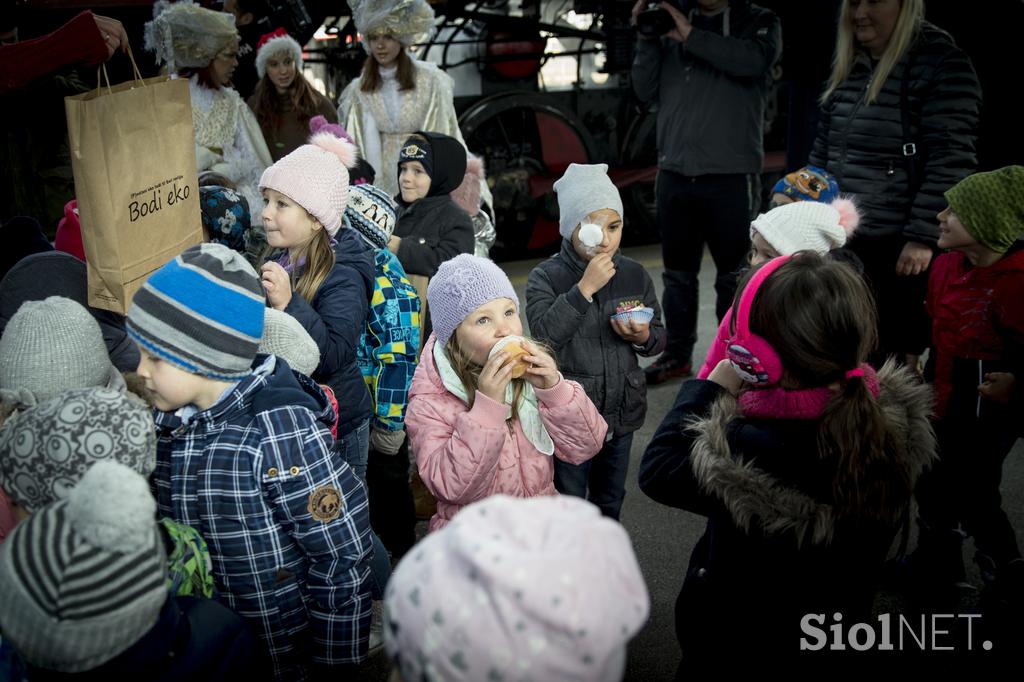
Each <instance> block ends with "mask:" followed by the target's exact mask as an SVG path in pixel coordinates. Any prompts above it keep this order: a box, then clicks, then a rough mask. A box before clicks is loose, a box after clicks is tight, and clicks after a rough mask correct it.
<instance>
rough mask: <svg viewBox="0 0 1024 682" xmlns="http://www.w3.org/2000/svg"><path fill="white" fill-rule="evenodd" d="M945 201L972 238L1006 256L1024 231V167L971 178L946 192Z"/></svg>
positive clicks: (995, 171)
mask: <svg viewBox="0 0 1024 682" xmlns="http://www.w3.org/2000/svg"><path fill="white" fill-rule="evenodd" d="M946 201H948V202H949V205H950V207H951V208H952V209H953V212H954V213H956V215H957V217H958V218H960V222H961V223H963V225H964V227H965V228H967V231H968V232H969V233H970V234H971V236H972V237H974V238H975V239H977V240H978V241H979V242H981V243H982V244H984V245H985V246H987V247H988V248H990V249H992V250H993V251H995V252H997V253H1006V251H1007V250H1008V249H1009V248H1010V247H1011V246H1012V245H1013V242H1014V241H1016V240H1017V237H1019V236H1020V235H1021V233H1022V232H1024V166H1006V167H1004V168H1000V169H999V170H994V171H990V172H988V173H975V174H974V175H969V176H968V177H966V178H964V179H963V180H961V181H960V182H958V183H957V184H955V185H953V187H951V188H949V190H947V191H946Z"/></svg>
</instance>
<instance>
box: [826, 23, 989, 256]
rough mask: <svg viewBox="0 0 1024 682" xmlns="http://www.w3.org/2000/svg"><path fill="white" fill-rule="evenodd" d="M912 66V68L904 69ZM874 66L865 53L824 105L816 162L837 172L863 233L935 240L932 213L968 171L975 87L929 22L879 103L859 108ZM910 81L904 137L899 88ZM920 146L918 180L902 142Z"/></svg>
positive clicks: (960, 56) (963, 62)
mask: <svg viewBox="0 0 1024 682" xmlns="http://www.w3.org/2000/svg"><path fill="white" fill-rule="evenodd" d="M908 66H909V67H910V68H909V72H908V68H907V67H908ZM873 72H874V64H872V62H871V60H870V59H869V58H868V56H867V55H866V54H861V55H859V56H858V58H857V61H856V62H855V63H854V65H853V69H852V70H851V72H850V75H849V77H848V78H847V79H846V80H845V81H844V82H843V83H842V84H841V85H840V86H839V88H837V89H836V91H835V92H834V93H833V94H832V96H831V97H830V98H829V100H828V102H826V103H825V105H824V106H823V107H822V109H821V117H820V119H819V122H818V135H817V138H816V139H815V142H814V150H813V152H812V153H811V159H810V162H811V164H812V165H815V166H820V167H822V168H825V169H827V170H828V171H829V172H830V173H832V174H833V175H835V177H836V181H837V182H838V183H839V188H840V189H841V190H842V191H843V192H844V193H850V194H854V195H856V198H857V205H858V207H859V208H860V210H861V212H862V213H863V218H862V219H861V221H860V227H859V228H858V232H859V234H860V235H861V236H865V237H882V236H890V235H899V234H902V235H903V236H904V237H906V239H907V240H908V241H917V242H922V243H925V244H934V243H935V241H936V239H937V238H938V230H939V224H938V220H936V218H935V214H937V213H938V212H939V211H941V210H942V209H944V208H945V207H946V200H945V198H944V197H943V192H945V191H946V190H947V189H949V188H950V187H952V186H953V185H955V184H956V183H957V182H959V181H960V180H962V179H963V178H964V177H966V176H968V175H970V174H971V173H973V172H974V170H975V166H976V157H975V151H974V150H975V140H976V139H977V130H978V113H979V110H980V108H981V87H980V86H979V84H978V78H977V76H976V75H975V73H974V68H973V67H972V66H971V61H970V59H968V57H967V55H966V54H964V52H963V51H962V50H960V49H959V48H957V47H956V45H955V44H954V43H953V39H952V38H950V36H949V34H948V33H946V32H945V31H943V30H941V29H939V28H936V27H935V26H933V25H932V24H929V23H927V22H925V23H924V24H922V26H921V29H920V31H919V32H918V35H917V37H916V39H915V42H914V43H913V45H912V47H911V48H910V49H909V50H908V51H907V54H905V55H904V56H903V59H901V60H900V61H899V63H897V64H896V66H895V67H894V68H893V71H892V73H891V74H890V75H889V78H888V79H887V80H886V81H885V85H884V86H883V87H882V91H881V93H879V96H878V99H877V100H875V102H873V103H872V104H870V105H868V104H864V99H863V98H864V93H865V91H866V88H867V86H868V81H869V80H870V78H871V75H872V73H873ZM905 78H906V79H907V83H906V87H907V108H908V111H907V112H905V115H906V116H907V117H908V124H909V125H910V129H911V139H909V140H904V139H903V138H904V136H903V124H902V119H901V115H900V110H901V105H900V102H901V96H900V95H901V85H902V83H903V80H904V79H905ZM906 142H913V143H914V144H916V145H917V155H916V156H915V159H916V160H917V161H916V168H917V183H916V184H917V185H918V188H917V189H916V190H915V188H914V187H912V186H911V182H910V179H909V177H908V164H907V160H906V158H905V157H904V156H903V145H904V143H906Z"/></svg>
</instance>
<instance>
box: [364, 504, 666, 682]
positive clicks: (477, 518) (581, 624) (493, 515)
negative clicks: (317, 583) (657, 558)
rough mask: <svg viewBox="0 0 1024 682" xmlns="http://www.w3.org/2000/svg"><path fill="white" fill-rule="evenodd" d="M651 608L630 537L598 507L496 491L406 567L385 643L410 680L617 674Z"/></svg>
mask: <svg viewBox="0 0 1024 682" xmlns="http://www.w3.org/2000/svg"><path fill="white" fill-rule="evenodd" d="M455 597H457V598H455ZM649 610H650V599H649V597H648V594H647V587H646V585H645V584H644V580H643V576H642V574H641V573H640V567H639V565H638V564H637V561H636V556H635V555H634V554H633V547H632V545H631V544H630V541H629V536H628V535H627V534H626V531H625V530H624V529H623V527H622V526H621V525H619V524H618V523H616V522H614V521H612V520H610V519H606V518H604V517H602V516H601V513H600V511H598V509H597V507H595V506H594V505H592V504H590V503H589V502H586V501H584V500H582V499H579V498H576V497H569V496H553V497H546V496H545V497H534V498H526V499H523V498H516V497H509V496H507V495H495V496H493V497H488V498H486V499H484V500H481V501H480V502H477V503H475V504H471V505H469V506H467V507H465V508H464V509H463V510H462V511H460V512H459V513H458V514H457V515H456V516H455V518H454V519H453V520H452V522H451V523H450V524H448V525H447V526H446V527H444V528H443V529H441V530H439V531H437V532H435V533H432V534H430V535H428V536H427V537H426V538H425V539H424V540H423V541H422V542H420V543H419V544H418V545H417V546H416V547H414V548H413V549H412V551H410V552H409V554H407V555H406V556H405V558H403V559H402V561H401V562H400V563H399V564H398V566H397V568H396V569H395V572H394V574H393V575H392V576H391V580H390V581H389V583H388V587H387V591H386V593H385V596H384V644H385V646H386V648H387V652H388V654H389V656H390V657H391V658H392V659H393V660H394V661H395V663H396V665H397V666H398V668H399V670H400V672H401V675H402V679H405V680H421V679H427V678H429V679H438V680H448V681H449V682H460V681H461V680H473V681H476V680H502V679H504V680H523V679H531V680H543V681H544V682H561V681H565V680H593V681H594V682H611V681H616V682H617V681H618V680H621V679H622V674H623V671H624V668H625V663H626V644H627V642H628V641H629V640H630V638H632V637H633V635H635V634H636V633H637V632H638V631H639V630H640V628H641V627H643V625H644V623H645V622H646V621H647V616H648V613H649ZM427 671H430V672H429V674H424V673H425V672H427Z"/></svg>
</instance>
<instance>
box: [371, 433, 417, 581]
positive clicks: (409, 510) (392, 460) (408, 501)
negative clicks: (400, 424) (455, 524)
mask: <svg viewBox="0 0 1024 682" xmlns="http://www.w3.org/2000/svg"><path fill="white" fill-rule="evenodd" d="M409 472H410V465H409V437H408V436H406V438H405V441H404V442H403V443H402V447H401V448H399V450H398V452H397V453H396V454H394V455H385V454H383V453H380V452H376V451H374V450H373V449H372V448H371V449H370V456H369V458H368V460H367V463H366V486H367V488H369V495H370V526H372V527H373V529H374V531H376V533H377V536H378V537H380V540H381V542H383V543H384V546H385V547H386V548H387V550H388V551H389V552H391V555H392V557H393V558H394V563H395V564H397V563H398V559H399V558H401V556H402V555H403V554H405V553H406V552H408V551H409V549H410V548H411V547H412V546H413V545H414V544H416V510H415V507H414V505H413V499H412V488H410V487H409Z"/></svg>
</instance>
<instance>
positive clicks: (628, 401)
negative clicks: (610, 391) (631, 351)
mask: <svg viewBox="0 0 1024 682" xmlns="http://www.w3.org/2000/svg"><path fill="white" fill-rule="evenodd" d="M646 415H647V380H646V379H645V378H644V371H643V369H641V368H639V367H636V368H634V369H631V370H629V371H628V372H626V380H625V383H624V385H623V387H622V409H621V410H620V411H619V430H620V431H635V430H636V429H638V428H640V427H641V426H643V424H644V417H645V416H646Z"/></svg>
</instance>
